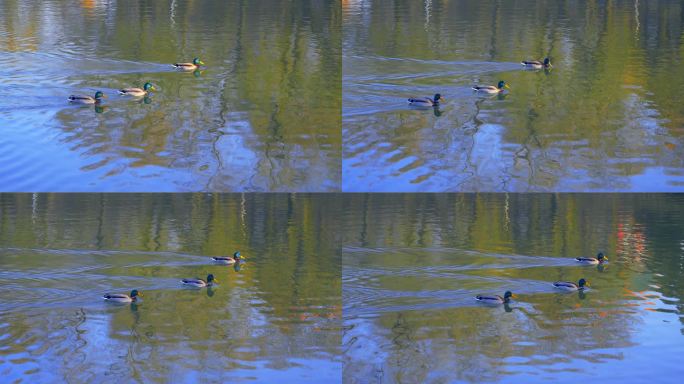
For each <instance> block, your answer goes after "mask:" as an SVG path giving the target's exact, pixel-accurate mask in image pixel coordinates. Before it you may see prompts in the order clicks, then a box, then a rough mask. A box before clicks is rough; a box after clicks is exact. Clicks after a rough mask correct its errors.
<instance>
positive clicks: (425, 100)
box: [408, 93, 445, 107]
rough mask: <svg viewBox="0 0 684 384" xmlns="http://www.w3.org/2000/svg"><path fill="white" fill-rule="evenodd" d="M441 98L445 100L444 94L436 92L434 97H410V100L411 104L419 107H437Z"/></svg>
mask: <svg viewBox="0 0 684 384" xmlns="http://www.w3.org/2000/svg"><path fill="white" fill-rule="evenodd" d="M440 100H442V101H443V100H445V99H444V98H443V97H442V95H440V94H439V93H436V94H435V96H434V98H432V99H431V98H429V97H417V98H413V97H412V98H410V99H408V102H409V104H410V105H414V106H417V107H435V106H438V105H439V102H440Z"/></svg>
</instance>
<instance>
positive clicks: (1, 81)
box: [0, 0, 341, 192]
mask: <svg viewBox="0 0 684 384" xmlns="http://www.w3.org/2000/svg"><path fill="white" fill-rule="evenodd" d="M340 22H341V17H340V12H339V3H338V2H336V1H327V0H323V1H311V0H295V1H292V2H282V1H278V0H263V1H239V0H231V1H221V0H204V1H192V2H188V1H177V0H173V1H171V0H155V1H135V2H128V1H117V0H104V1H85V0H83V1H76V0H48V1H38V0H28V1H24V0H22V1H19V0H4V1H2V2H0V71H2V73H0V132H1V134H0V164H2V167H0V190H2V191H48V192H55V191H155V192H156V191H328V190H337V189H339V184H340V156H341V149H340V148H341V134H340V108H341V100H340V98H341V96H340V94H341V84H340V81H341V80H340V78H341V60H340V54H341V53H340V39H341V25H340ZM196 56H199V57H200V58H201V59H202V60H203V61H204V62H205V63H206V64H207V67H206V69H205V70H204V71H201V72H195V73H193V72H188V73H179V72H178V71H176V70H175V69H173V68H172V66H171V65H170V64H171V63H175V62H179V61H192V59H193V58H194V57H196ZM146 81H150V82H152V83H153V84H154V85H155V86H156V88H157V89H158V90H157V91H156V92H153V94H152V96H151V97H148V98H145V99H140V100H132V99H128V98H124V97H121V96H119V95H118V94H117V90H118V89H120V88H124V87H141V86H142V85H143V83H145V82H146ZM96 90H101V91H103V92H104V93H105V94H106V95H108V98H107V99H105V103H104V105H103V106H102V108H94V107H93V106H73V105H69V104H68V103H67V97H68V96H69V95H71V94H88V95H94V93H95V91H96Z"/></svg>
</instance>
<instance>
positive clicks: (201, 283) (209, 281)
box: [181, 273, 218, 288]
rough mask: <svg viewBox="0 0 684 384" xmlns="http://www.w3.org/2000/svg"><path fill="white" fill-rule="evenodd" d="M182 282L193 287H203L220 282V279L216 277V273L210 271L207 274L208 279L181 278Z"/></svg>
mask: <svg viewBox="0 0 684 384" xmlns="http://www.w3.org/2000/svg"><path fill="white" fill-rule="evenodd" d="M181 283H183V285H188V286H191V287H197V288H203V287H211V286H213V285H214V284H216V283H218V280H216V279H214V275H212V274H211V273H210V274H208V275H207V281H204V280H202V279H183V280H181Z"/></svg>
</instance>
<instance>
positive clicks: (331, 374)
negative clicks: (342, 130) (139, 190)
mask: <svg viewBox="0 0 684 384" xmlns="http://www.w3.org/2000/svg"><path fill="white" fill-rule="evenodd" d="M333 196H334V195H330V196H306V195H297V196H288V195H257V194H249V195H246V196H241V195H213V196H211V195H186V194H183V195H112V194H105V195H91V194H89V195H84V196H76V195H37V196H31V195H7V194H5V195H0V279H2V284H0V376H1V377H2V380H0V381H2V382H4V383H10V382H16V383H18V382H27V383H28V382H33V383H57V382H71V383H129V382H159V383H162V382H163V383H168V382H185V383H189V382H259V383H265V382H280V383H283V382H298V383H299V382H304V383H319V382H321V381H322V380H323V381H327V382H330V383H332V382H339V381H340V377H341V370H342V362H341V353H340V340H341V336H340V322H341V308H340V303H341V298H340V294H341V281H340V248H339V247H338V246H337V243H336V242H335V234H334V232H333V231H332V230H330V229H329V228H334V225H332V224H331V223H330V222H331V221H332V220H333V218H334V217H335V216H337V215H338V214H339V212H337V211H338V210H339V205H338V204H335V203H334V200H333V198H334V197H333ZM234 250H240V251H241V253H242V255H243V256H244V257H246V259H247V261H246V263H244V264H242V265H241V266H240V268H233V267H232V266H216V265H213V264H211V263H210V262H209V260H210V256H215V255H226V254H232V252H233V251H234ZM209 272H211V273H213V274H214V275H215V276H216V278H217V279H218V280H219V286H218V287H216V288H214V289H209V290H208V289H184V288H181V287H180V283H179V281H180V279H181V278H185V277H200V278H204V277H205V276H206V275H207V273H209ZM132 288H137V289H139V290H141V291H142V292H143V295H144V297H143V301H142V302H141V303H139V304H133V305H130V304H128V305H117V304H111V303H105V302H104V301H103V300H102V298H101V297H102V295H103V294H105V293H107V292H115V293H128V292H130V290H131V289H132Z"/></svg>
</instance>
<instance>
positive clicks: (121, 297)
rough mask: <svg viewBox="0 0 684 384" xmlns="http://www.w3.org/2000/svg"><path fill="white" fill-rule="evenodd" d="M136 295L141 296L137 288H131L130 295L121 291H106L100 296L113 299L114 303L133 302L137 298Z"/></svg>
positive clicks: (109, 299) (108, 299)
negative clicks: (106, 292)
mask: <svg viewBox="0 0 684 384" xmlns="http://www.w3.org/2000/svg"><path fill="white" fill-rule="evenodd" d="M138 297H142V293H140V292H138V290H137V289H134V290H132V291H131V295H130V296H129V295H126V294H123V293H108V294H106V295H104V296H102V298H103V299H105V300H106V301H113V302H116V303H135V302H136V301H138V300H139V299H138Z"/></svg>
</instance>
